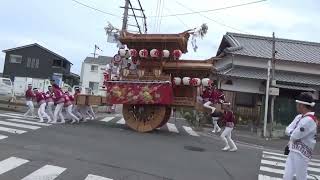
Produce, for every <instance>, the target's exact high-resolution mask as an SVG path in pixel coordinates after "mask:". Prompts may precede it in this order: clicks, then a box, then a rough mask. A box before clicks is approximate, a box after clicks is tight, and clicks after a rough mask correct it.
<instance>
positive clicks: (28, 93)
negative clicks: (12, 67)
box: [24, 84, 35, 118]
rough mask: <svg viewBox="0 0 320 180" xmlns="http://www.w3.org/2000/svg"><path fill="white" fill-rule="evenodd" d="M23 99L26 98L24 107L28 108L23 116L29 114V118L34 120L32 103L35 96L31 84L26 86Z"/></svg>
mask: <svg viewBox="0 0 320 180" xmlns="http://www.w3.org/2000/svg"><path fill="white" fill-rule="evenodd" d="M25 97H26V105H27V106H28V111H27V112H26V113H25V114H24V116H28V115H29V114H31V116H32V117H33V118H35V115H34V105H33V102H32V101H33V99H34V98H35V95H34V93H33V90H32V84H28V89H27V91H26V93H25Z"/></svg>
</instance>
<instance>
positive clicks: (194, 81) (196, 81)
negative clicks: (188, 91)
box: [190, 78, 201, 86]
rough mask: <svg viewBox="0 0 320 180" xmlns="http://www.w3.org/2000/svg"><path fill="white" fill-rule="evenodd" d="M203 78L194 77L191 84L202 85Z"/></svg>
mask: <svg viewBox="0 0 320 180" xmlns="http://www.w3.org/2000/svg"><path fill="white" fill-rule="evenodd" d="M200 84H201V80H200V79H199V78H192V79H191V80H190V85H191V86H200Z"/></svg>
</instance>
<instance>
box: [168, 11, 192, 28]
mask: <svg viewBox="0 0 320 180" xmlns="http://www.w3.org/2000/svg"><path fill="white" fill-rule="evenodd" d="M165 9H166V10H167V11H168V12H169V13H171V12H172V11H171V10H170V9H169V8H167V7H165ZM175 17H176V18H177V19H178V21H180V22H181V24H183V25H184V26H185V27H186V28H187V29H190V28H189V26H188V25H187V24H186V23H185V22H184V21H183V20H182V19H181V18H180V17H179V16H175Z"/></svg>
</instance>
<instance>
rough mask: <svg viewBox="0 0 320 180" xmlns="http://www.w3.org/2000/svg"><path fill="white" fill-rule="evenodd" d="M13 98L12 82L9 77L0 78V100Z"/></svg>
mask: <svg viewBox="0 0 320 180" xmlns="http://www.w3.org/2000/svg"><path fill="white" fill-rule="evenodd" d="M13 98H14V93H13V84H12V81H11V79H9V78H0V100H3V101H11V100H12V99H13Z"/></svg>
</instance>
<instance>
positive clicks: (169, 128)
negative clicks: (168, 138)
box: [167, 123, 179, 133]
mask: <svg viewBox="0 0 320 180" xmlns="http://www.w3.org/2000/svg"><path fill="white" fill-rule="evenodd" d="M167 127H168V130H169V131H170V132H175V133H179V131H178V129H177V127H176V125H175V124H172V123H167Z"/></svg>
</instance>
